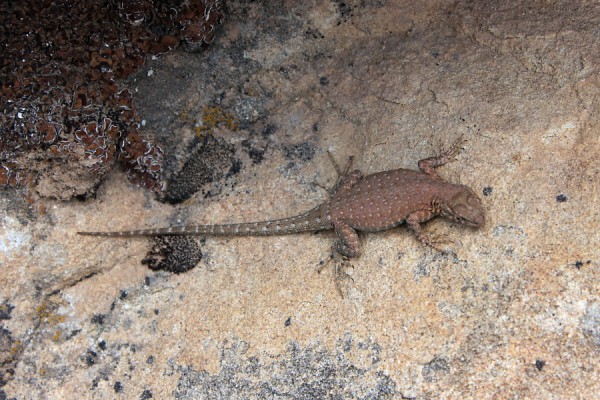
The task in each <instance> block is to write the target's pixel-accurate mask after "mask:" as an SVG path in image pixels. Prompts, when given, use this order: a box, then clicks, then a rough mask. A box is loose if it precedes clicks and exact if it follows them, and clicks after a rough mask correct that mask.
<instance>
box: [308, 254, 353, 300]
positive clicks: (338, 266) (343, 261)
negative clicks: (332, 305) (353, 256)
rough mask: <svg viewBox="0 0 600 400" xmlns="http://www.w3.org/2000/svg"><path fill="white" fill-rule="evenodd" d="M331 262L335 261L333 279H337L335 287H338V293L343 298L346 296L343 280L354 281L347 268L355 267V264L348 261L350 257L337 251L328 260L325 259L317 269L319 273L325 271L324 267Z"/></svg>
mask: <svg viewBox="0 0 600 400" xmlns="http://www.w3.org/2000/svg"><path fill="white" fill-rule="evenodd" d="M331 262H333V272H334V277H333V279H334V281H335V288H336V289H337V291H338V293H339V294H340V296H341V297H342V299H343V298H344V297H345V296H344V293H345V290H344V285H343V282H344V281H351V282H352V283H354V279H352V277H351V276H350V275H349V274H348V273H347V272H346V270H347V269H348V268H349V267H351V268H354V266H353V265H352V264H350V263H349V262H348V257H345V256H343V255H341V254H340V253H338V252H337V251H336V252H333V253H332V254H331V257H329V259H328V260H327V261H325V262H323V263H322V264H321V266H320V267H319V268H318V269H317V271H318V272H319V273H321V271H323V269H324V268H325V267H326V266H328V265H329V263H331Z"/></svg>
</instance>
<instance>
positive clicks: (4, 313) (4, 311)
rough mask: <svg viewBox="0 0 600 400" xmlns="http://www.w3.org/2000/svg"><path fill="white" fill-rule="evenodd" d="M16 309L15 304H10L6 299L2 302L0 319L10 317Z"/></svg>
mask: <svg viewBox="0 0 600 400" xmlns="http://www.w3.org/2000/svg"><path fill="white" fill-rule="evenodd" d="M14 309H15V306H13V305H12V304H10V303H9V302H8V301H5V302H4V303H3V304H0V321H1V320H6V319H10V318H11V316H10V314H11V313H12V311H13V310H14Z"/></svg>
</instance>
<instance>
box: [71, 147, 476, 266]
mask: <svg viewBox="0 0 600 400" xmlns="http://www.w3.org/2000/svg"><path fill="white" fill-rule="evenodd" d="M459 143H460V140H459V141H457V142H456V143H455V144H454V145H453V146H452V147H451V148H450V149H449V150H448V151H446V152H444V153H442V154H441V155H439V156H436V157H430V158H426V159H424V160H421V161H419V163H418V166H419V169H420V170H421V171H420V172H419V171H413V170H408V169H395V170H390V171H383V172H377V173H374V174H371V175H367V176H363V174H362V173H361V172H360V171H359V170H357V169H355V170H353V171H350V166H351V164H352V158H351V159H350V162H349V163H348V165H347V167H346V169H345V171H344V172H343V173H342V174H340V178H339V180H338V182H337V184H336V186H335V187H334V189H333V190H332V191H331V192H332V194H331V198H330V199H329V200H328V201H326V202H325V203H323V204H321V205H319V206H317V207H315V208H313V209H312V210H310V211H307V212H305V213H303V214H300V215H296V216H293V217H289V218H283V219H276V220H270V221H263V222H246V223H238V224H222V225H190V226H173V227H169V228H158V229H143V230H131V231H121V232H78V233H79V234H81V235H88V236H105V237H132V236H161V235H207V236H262V235H284V234H290V233H299V232H309V231H321V230H327V229H335V232H336V234H337V236H338V240H337V241H336V242H335V243H334V245H333V249H334V252H337V253H339V254H341V255H342V256H345V257H357V256H359V255H360V251H361V250H360V241H359V237H358V234H357V231H366V232H376V231H382V230H386V229H390V228H393V227H396V226H398V225H400V224H402V223H404V222H406V224H407V225H408V226H409V227H410V229H411V230H412V231H413V233H414V234H415V236H416V237H417V238H418V239H419V240H420V241H421V242H422V243H424V244H426V245H428V246H431V247H433V248H436V249H438V247H437V242H436V241H435V240H433V239H432V238H430V237H429V236H427V235H425V234H424V233H423V232H422V230H421V224H422V223H424V222H426V221H428V220H430V219H431V218H433V217H435V216H442V217H445V218H448V219H450V220H452V221H455V222H458V223H461V224H465V225H468V226H472V227H479V226H481V225H483V223H484V221H485V216H484V210H483V207H482V205H481V201H480V199H479V197H477V195H476V194H475V193H474V192H473V191H472V190H471V189H470V188H469V187H467V186H464V185H460V184H454V183H449V182H446V181H444V180H443V179H442V178H441V177H440V176H439V175H438V173H437V172H436V171H435V168H436V167H438V166H441V165H443V164H445V163H447V162H449V161H450V160H451V159H452V158H453V156H454V155H455V154H456V153H457V151H458V147H459ZM339 172H340V171H338V173H339ZM438 250H439V249H438ZM440 251H441V250H440Z"/></svg>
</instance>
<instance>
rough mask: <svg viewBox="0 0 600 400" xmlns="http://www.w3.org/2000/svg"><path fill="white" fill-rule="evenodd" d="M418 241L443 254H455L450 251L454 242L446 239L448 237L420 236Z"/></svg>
mask: <svg viewBox="0 0 600 400" xmlns="http://www.w3.org/2000/svg"><path fill="white" fill-rule="evenodd" d="M417 239H419V241H420V242H421V243H423V244H424V245H426V246H429V247H431V248H432V249H434V250H436V251H438V252H440V253H442V254H453V253H454V252H453V251H452V249H450V247H449V245H451V244H452V243H453V242H452V241H451V240H449V239H447V238H446V236H428V235H423V234H421V235H418V236H417Z"/></svg>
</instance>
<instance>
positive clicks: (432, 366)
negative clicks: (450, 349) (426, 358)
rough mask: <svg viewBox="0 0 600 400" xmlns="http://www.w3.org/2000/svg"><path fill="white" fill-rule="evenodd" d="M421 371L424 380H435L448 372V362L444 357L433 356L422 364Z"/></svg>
mask: <svg viewBox="0 0 600 400" xmlns="http://www.w3.org/2000/svg"><path fill="white" fill-rule="evenodd" d="M421 373H422V375H423V379H425V382H430V383H431V382H437V381H438V380H440V379H441V378H442V377H443V376H445V375H448V374H449V373H450V364H449V363H448V360H447V359H446V358H444V357H435V358H434V359H433V360H431V361H430V362H428V363H427V364H425V365H424V366H423V370H422V372H421Z"/></svg>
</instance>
